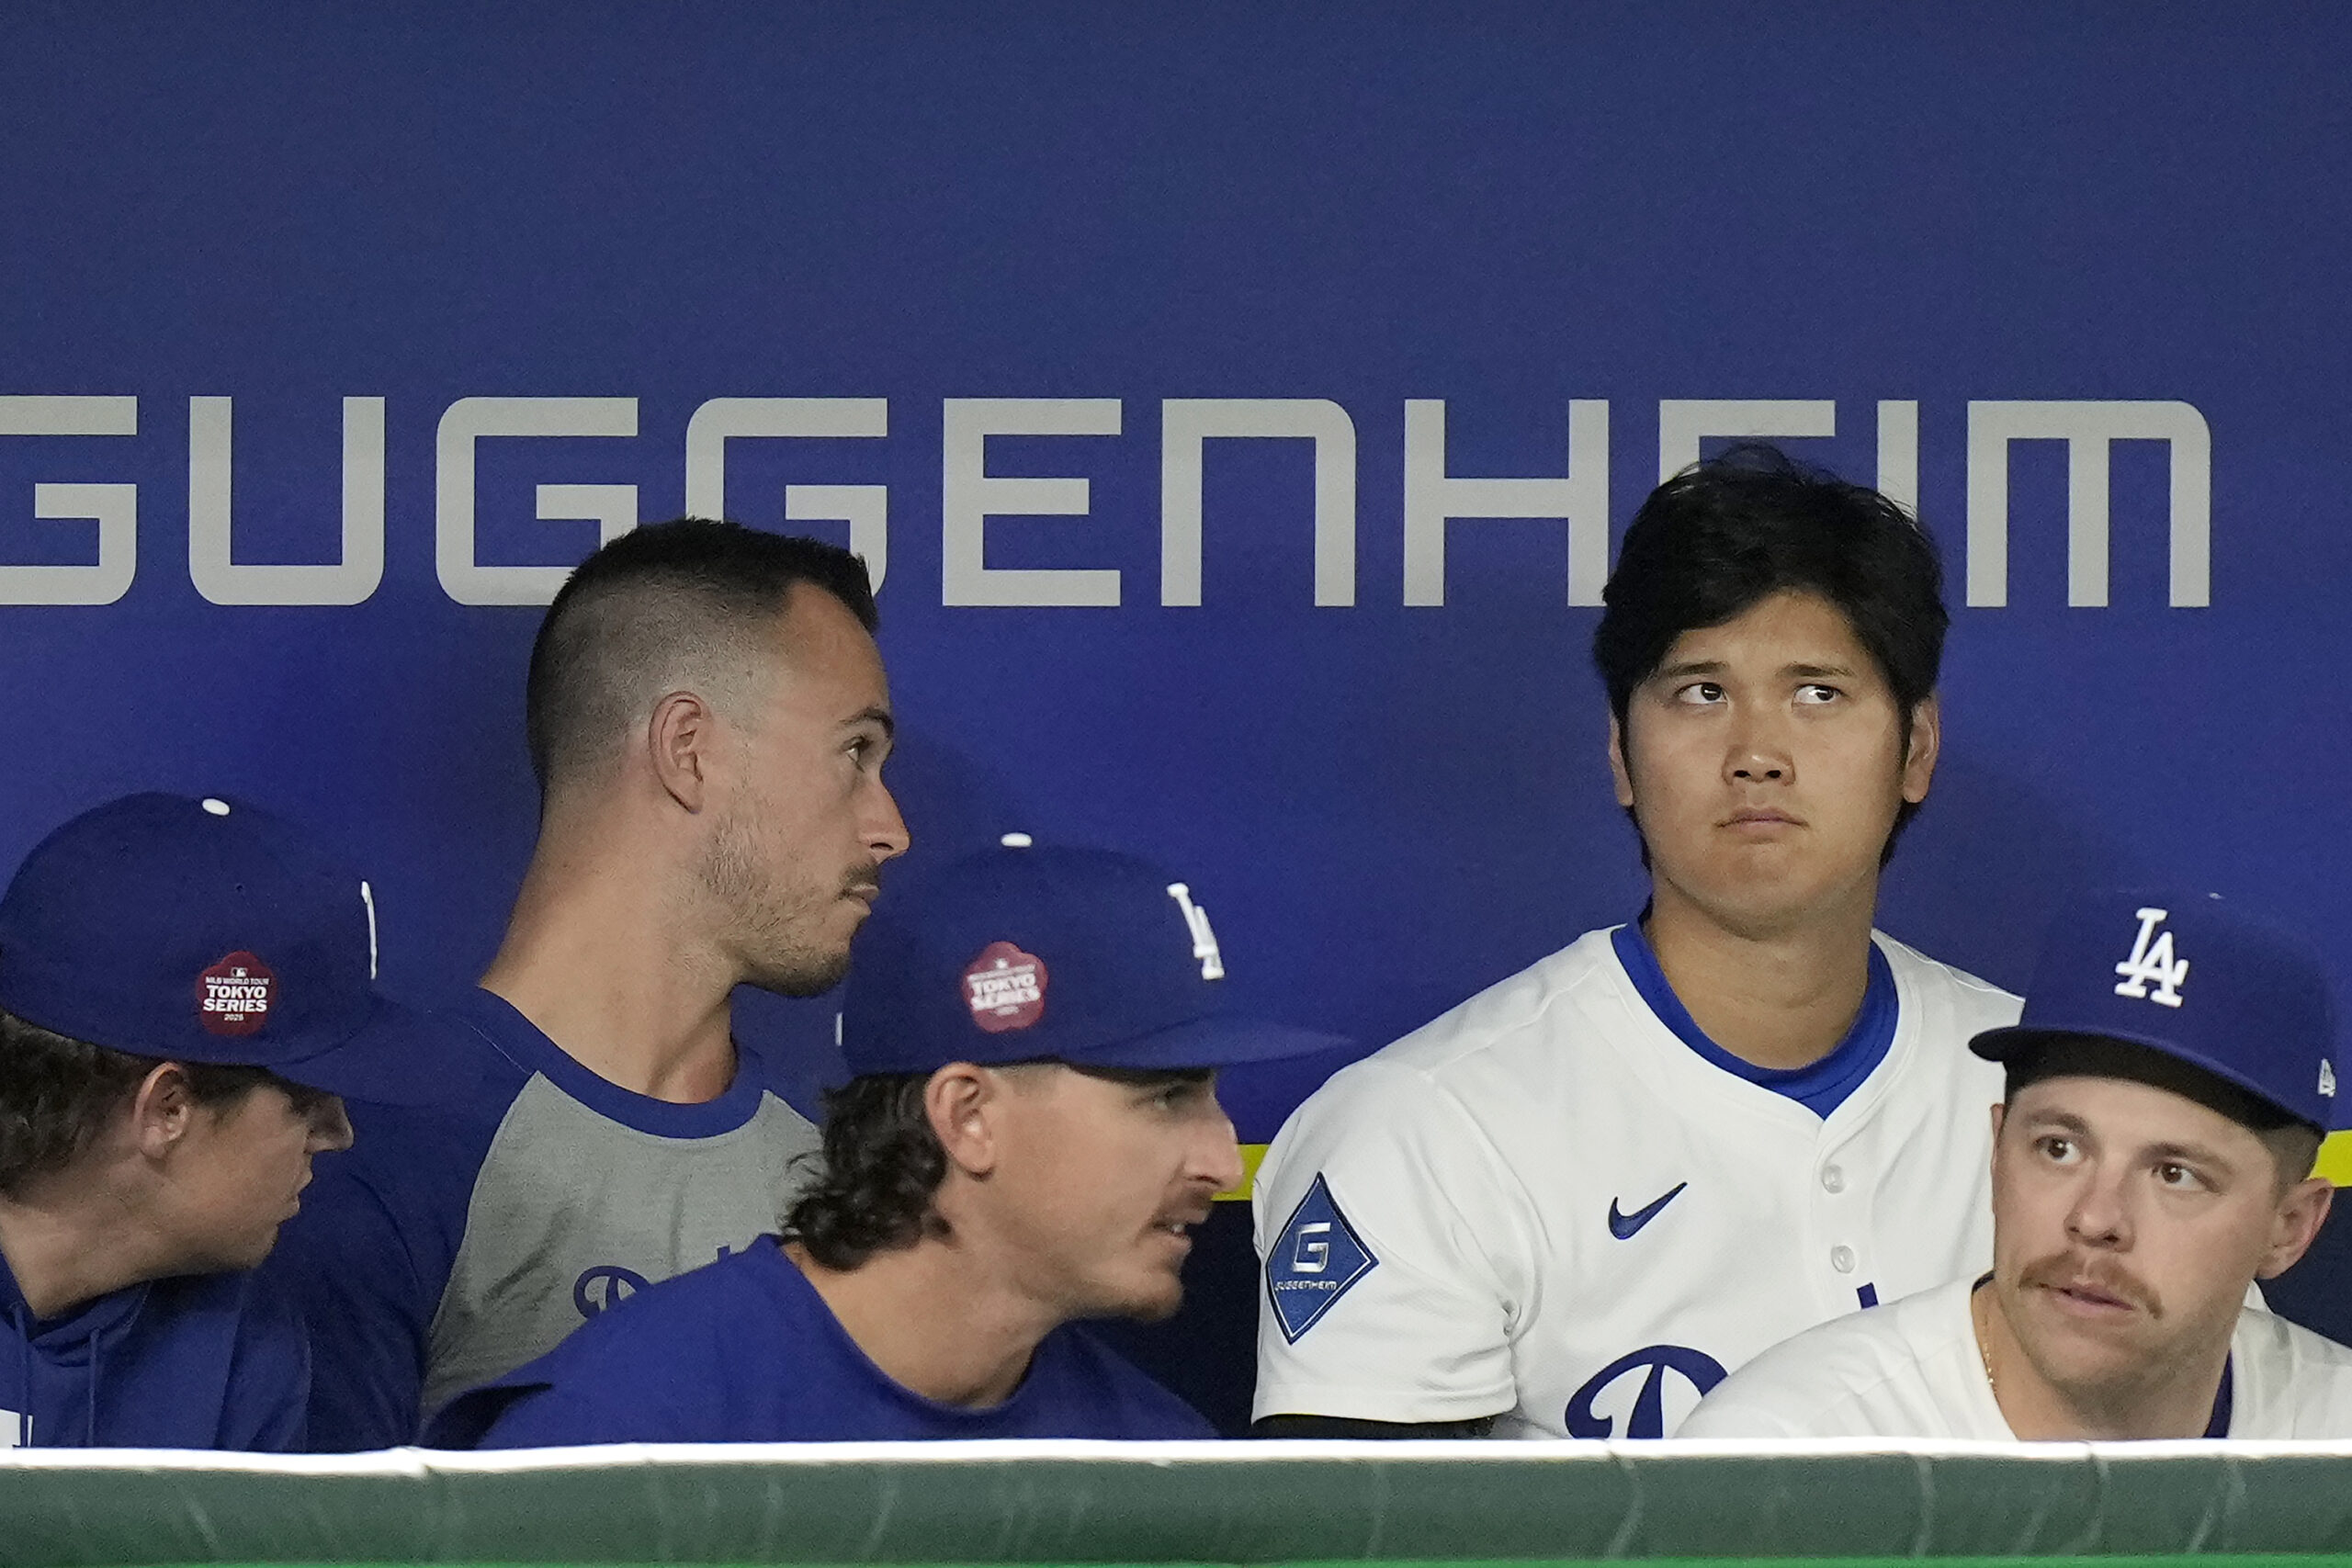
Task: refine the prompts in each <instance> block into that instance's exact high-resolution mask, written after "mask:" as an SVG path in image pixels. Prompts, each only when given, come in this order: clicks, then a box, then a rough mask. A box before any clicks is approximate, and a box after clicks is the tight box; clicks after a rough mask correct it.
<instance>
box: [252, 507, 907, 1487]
mask: <svg viewBox="0 0 2352 1568" xmlns="http://www.w3.org/2000/svg"><path fill="white" fill-rule="evenodd" d="M875 625H876V612H875V607H874V595H873V592H872V590H871V589H870V587H869V586H868V582H867V578H866V573H865V563H864V562H863V561H861V560H860V559H858V558H856V557H854V556H852V555H850V554H848V553H847V552H846V551H843V550H842V549H839V548H837V547H833V546H831V545H826V544H822V543H820V542H818V541H816V540H812V539H800V538H787V537H783V536H777V535H773V534H767V533H763V532H760V531H757V530H754V529H751V528H746V527H743V526H741V525H738V524H733V523H717V522H709V521H705V520H702V519H696V518H687V519H682V520H680V521H678V522H674V523H663V524H658V525H650V526H647V527H643V528H639V529H638V530H636V531H634V532H632V533H629V534H627V535H624V536H621V537H620V538H618V539H616V540H614V541H613V542H612V543H610V544H608V545H606V546H605V547H603V548H602V549H600V550H598V551H597V552H596V553H595V554H594V555H593V556H591V557H589V558H588V559H587V560H586V561H584V562H583V563H582V565H581V566H580V568H579V570H576V571H574V572H573V573H572V575H571V578H570V580H569V581H566V583H565V584H564V587H563V589H562V591H561V592H560V593H558V594H557V596H556V599H555V602H554V604H551V605H550V606H549V607H548V613H547V616H546V619H545V620H544V621H543V622H542V623H541V625H540V627H539V633H538V638H537V642H536V643H535V644H534V646H533V648H532V650H531V666H530V680H529V688H528V699H527V720H526V722H527V728H528V736H529V741H530V751H531V762H532V767H533V769H534V771H535V772H536V773H537V776H538V782H539V788H540V795H541V807H540V816H539V838H538V844H537V849H536V851H535V852H534V853H533V856H532V859H531V864H530V868H529V870H528V871H527V872H526V874H525V876H524V879H523V886H522V889H521V891H520V893H519V894H518V895H517V896H516V898H515V908H514V914H513V916H512V918H511V919H510V921H509V923H508V926H507V930H506V935H505V939H504V941H503V943H502V944H501V945H500V947H499V950H498V954H497V956H496V957H495V958H494V959H493V960H492V963H491V965H490V968H489V971H488V972H487V973H486V974H485V975H484V976H482V978H481V986H480V987H479V988H478V989H477V990H475V991H474V992H472V993H471V994H470V995H469V996H468V997H466V998H464V999H462V1000H460V1001H458V1003H457V1004H456V1005H454V1006H452V1007H449V1008H447V1009H446V1010H443V1011H441V1012H439V1013H436V1014H434V1015H431V1016H430V1017H428V1018H427V1019H425V1020H424V1021H422V1022H420V1023H419V1025H418V1027H420V1028H430V1029H434V1030H436V1031H439V1032H446V1033H447V1034H451V1035H455V1036H458V1037H459V1038H461V1039H462V1040H464V1041H465V1042H466V1043H468V1044H469V1046H470V1048H471V1050H472V1052H473V1054H474V1055H476V1056H477V1057H478V1058H479V1059H480V1061H481V1064H482V1067H483V1076H484V1079H485V1082H484V1084H483V1086H482V1087H481V1089H480V1090H479V1091H478V1092H474V1093H471V1094H470V1095H469V1097H468V1099H467V1100H465V1102H464V1103H462V1104H457V1105H443V1106H439V1107H434V1108H428V1109H424V1110H418V1109H414V1108H397V1107H391V1106H378V1105H371V1104H368V1103H366V1102H364V1101H355V1102H353V1103H352V1105H351V1108H350V1109H351V1115H352V1120H353V1122H354V1124H355V1126H356V1127H357V1128H358V1129H359V1130H360V1133H361V1136H360V1138H359V1142H358V1145H357V1147H356V1149H355V1151H354V1152H353V1153H352V1154H351V1155H349V1156H339V1157H336V1158H332V1159H328V1160H322V1161H321V1162H320V1165H319V1171H318V1179H317V1181H316V1183H315V1185H314V1186H313V1187H312V1189H311V1196H310V1198H309V1199H308V1200H307V1201H305V1203H304V1205H303V1213H302V1217H301V1221H300V1223H299V1224H297V1225H294V1226H291V1227H289V1228H288V1234H287V1235H286V1237H285V1239H284V1241H283V1242H282V1243H281V1245H280V1247H279V1249H278V1254H277V1259H276V1261H275V1262H274V1264H273V1268H274V1269H276V1270H277V1272H279V1273H280V1274H281V1275H282V1276H283V1277H285V1278H286V1279H288V1280H289V1281H290V1282H291V1283H292V1284H293V1286H294V1287H295V1289H296V1291H297V1292H298V1293H299V1294H300V1297H301V1298H302V1300H303V1302H304V1304H305V1307H306V1311H307V1314H308V1316H309V1318H310V1320H311V1334H312V1337H313V1340H314V1346H315V1368H314V1371H313V1378H312V1386H313V1394H312V1403H311V1441H312V1444H313V1446H314V1447H317V1448H320V1449H322V1450H356V1449H369V1448H381V1447H386V1446H390V1445H394V1444H400V1443H406V1442H409V1441H411V1440H412V1439H413V1438H414V1437H415V1435H416V1432H417V1430H418V1427H419V1423H420V1421H421V1419H422V1418H423V1416H425V1415H426V1414H429V1413H430V1412H431V1411H432V1410H433V1409H435V1407H436V1406H437V1405H438V1404H441V1403H442V1402H443V1401H445V1400H447V1398H449V1397H450V1396H451V1395H453V1394H455V1393H458V1391H460V1390H462V1389H466V1388H469V1387H471V1386H473V1385H475V1384H477V1383H481V1382H487V1381H489V1380H490V1379H492V1378H495V1377H498V1376H500V1375H502V1374H503V1373H505V1372H507V1371H512V1370H513V1369H514V1368H515V1367H518V1366H520V1365H522V1364H523V1363H524V1362H526V1361H529V1360H531V1359H535V1358H536V1357H538V1356H540V1355H542V1354H544V1353H545V1352H547V1351H548V1350H549V1349H552V1348H554V1347H555V1345H556V1344H557V1342H558V1341H560V1340H561V1339H562V1338H563V1337H565V1336H566V1335H567V1334H569V1333H570V1332H571V1330H572V1329H574V1328H576V1327H578V1326H579V1325H581V1323H582V1322H583V1321H585V1320H586V1319H587V1318H589V1317H592V1316H594V1315H595V1314H597V1313H599V1312H601V1311H603V1310H604V1309H605V1307H607V1306H609V1305H611V1304H613V1303H616V1302H617V1301H619V1300H620V1299H621V1298H623V1297H624V1296H627V1295H628V1294H630V1293H632V1292H635V1291H637V1290H639V1289H642V1288H643V1287H644V1286H645V1285H647V1284H649V1283H651V1282H653V1281H656V1280H664V1279H668V1278H670V1277H671V1276H673V1275H674V1274H678V1273H682V1272H684V1270H686V1269H692V1268H695V1267H697V1266H698V1265H701V1264H704V1263H708V1262H710V1261H712V1260H713V1259H714V1258H718V1257H721V1256H723V1255H725V1254H727V1253H728V1252H729V1251H732V1250H734V1249H738V1248H741V1247H743V1246H745V1245H747V1244H748V1243H750V1242H751V1241H752V1238H754V1237H755V1236H758V1235H763V1234H764V1233H767V1232H771V1231H773V1230H775V1228H776V1226H777V1224H778V1223H779V1222H780V1220H781V1218H782V1216H783V1213H784V1209H785V1207H786V1203H787V1201H789V1197H790V1191H789V1188H790V1182H791V1167H792V1165H793V1162H794V1161H795V1159H796V1158H797V1156H800V1155H802V1154H804V1153H807V1152H809V1151H810V1150H813V1149H814V1148H815V1147H816V1145H817V1134H816V1131H815V1129H814V1128H813V1127H812V1126H811V1125H810V1123H809V1122H808V1121H807V1120H806V1119H805V1118H804V1117H802V1116H801V1115H800V1114H799V1113H798V1112H797V1111H794V1110H793V1109H792V1107H791V1106H790V1105H788V1104H786V1101H785V1100H784V1098H783V1096H782V1094H781V1093H780V1092H779V1090H778V1088H777V1087H776V1079H775V1074H774V1072H773V1071H772V1069H771V1066H770V1064H768V1063H766V1062H765V1061H763V1059H762V1057H761V1056H760V1055H759V1054H758V1053H757V1052H755V1051H753V1050H752V1049H750V1048H748V1047H745V1046H743V1045H742V1044H741V1043H739V1042H738V1041H737V1040H736V1039H735V1038H734V1034H733V1031H732V1028H731V1022H730V998H731V995H732V993H733V991H734V988H735V987H737V986H738V985H752V986H757V987H762V988H763V989H765V990H769V991H773V992H775V993H778V994H780V995H784V996H814V995H816V994H818V993H820V992H822V991H824V990H827V989H829V988H831V987H832V986H833V984H834V983H835V982H837V981H838V980H839V979H840V978H841V977H842V974H843V973H844V972H845V970H846V969H847V966H848V964H849V949H850V939H851V938H852V937H853V936H854V934H855V933H856V931H857V929H858V927H859V925H860V924H861V923H862V922H863V921H864V920H865V917H866V914H867V911H868V909H869V908H870V907H871V904H872V900H873V898H874V896H875V894H876V889H877V887H878V885H879V876H880V872H881V866H882V863H884V862H885V861H888V860H889V859H891V858H893V857H894V856H897V855H899V854H900V853H901V852H904V851H905V849H906V847H907V829H906V825H905V823H904V822H903V821H901V820H900V818H899V808H898V807H897V805H896V803H894V802H893V801H892V799H891V797H890V794H889V791H888V789H887V788H886V787H885V786H884V784H883V783H882V765H883V763H884V761H886V760H887V759H888V756H889V753H890V745H891V736H892V722H891V716H890V698H889V688H888V682H887V681H886V679H885V677H884V674H883V669H882V659H881V655H880V652H879V651H878V650H877V649H876V646H875V642H874V636H873V633H874V627H875Z"/></svg>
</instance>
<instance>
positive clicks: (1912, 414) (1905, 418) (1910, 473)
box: [1878, 401, 1919, 517]
mask: <svg viewBox="0 0 2352 1568" xmlns="http://www.w3.org/2000/svg"><path fill="white" fill-rule="evenodd" d="M1878 492H1879V494H1881V495H1883V496H1884V497H1886V499H1887V500H1889V501H1891V502H1894V504H1895V505H1897V506H1899V507H1901V508H1903V510H1904V511H1905V512H1908V513H1910V514H1911V515H1912V516H1914V517H1917V516H1918V515H1919V405H1918V404H1917V403H1916V402H1911V401H1897V402H1881V403H1880V404H1879V405H1878Z"/></svg>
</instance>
